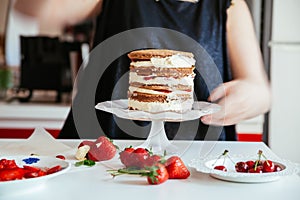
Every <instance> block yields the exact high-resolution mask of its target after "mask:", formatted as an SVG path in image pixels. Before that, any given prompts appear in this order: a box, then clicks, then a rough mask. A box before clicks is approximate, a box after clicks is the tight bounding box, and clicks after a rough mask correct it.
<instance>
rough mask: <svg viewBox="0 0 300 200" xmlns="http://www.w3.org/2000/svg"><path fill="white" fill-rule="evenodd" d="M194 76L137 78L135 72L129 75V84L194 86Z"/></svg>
mask: <svg viewBox="0 0 300 200" xmlns="http://www.w3.org/2000/svg"><path fill="white" fill-rule="evenodd" d="M194 76H195V75H194V74H190V75H188V76H184V77H172V76H171V77H164V76H159V77H158V76H155V75H150V76H139V75H138V74H137V73H135V72H130V73H129V84H132V83H140V84H142V85H155V84H157V85H159V84H164V85H168V86H174V85H189V86H191V85H194Z"/></svg>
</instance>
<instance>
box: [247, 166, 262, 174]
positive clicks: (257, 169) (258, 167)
mask: <svg viewBox="0 0 300 200" xmlns="http://www.w3.org/2000/svg"><path fill="white" fill-rule="evenodd" d="M248 172H249V173H263V167H262V166H257V167H254V168H251V169H249V170H248Z"/></svg>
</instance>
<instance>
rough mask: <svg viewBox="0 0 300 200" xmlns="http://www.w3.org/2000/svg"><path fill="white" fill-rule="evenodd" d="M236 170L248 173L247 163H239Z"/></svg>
mask: <svg viewBox="0 0 300 200" xmlns="http://www.w3.org/2000/svg"><path fill="white" fill-rule="evenodd" d="M235 170H236V171H237V172H248V165H247V163H245V162H242V161H241V162H237V163H236V164H235Z"/></svg>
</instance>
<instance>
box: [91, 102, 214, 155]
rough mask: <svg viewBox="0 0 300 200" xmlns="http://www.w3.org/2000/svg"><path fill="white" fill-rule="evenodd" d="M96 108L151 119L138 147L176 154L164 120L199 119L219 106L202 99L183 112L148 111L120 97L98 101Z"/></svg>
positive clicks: (116, 113) (126, 117) (139, 118)
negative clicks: (131, 106) (149, 127)
mask: <svg viewBox="0 0 300 200" xmlns="http://www.w3.org/2000/svg"><path fill="white" fill-rule="evenodd" d="M95 108H96V109H98V110H102V111H105V112H109V113H112V114H115V115H116V116H118V117H120V118H124V119H131V120H140V121H151V122H152V123H151V129H150V133H149V135H148V137H147V139H146V141H145V142H144V143H143V144H142V145H140V146H139V147H143V148H148V149H151V150H152V152H153V153H155V154H164V152H166V153H167V154H168V155H170V154H176V153H177V152H178V151H177V147H176V146H175V145H173V144H172V143H171V142H170V141H169V139H168V138H167V135H166V132H165V128H164V122H183V121H189V120H194V119H199V118H200V117H201V116H203V115H207V114H211V113H214V112H217V111H219V110H220V106H219V105H217V104H212V103H208V102H203V101H196V102H194V104H193V109H192V110H191V111H188V112H185V113H176V112H160V113H149V112H144V111H136V110H129V109H128V100H127V99H120V100H114V101H105V102H101V103H98V104H97V105H96V106H95Z"/></svg>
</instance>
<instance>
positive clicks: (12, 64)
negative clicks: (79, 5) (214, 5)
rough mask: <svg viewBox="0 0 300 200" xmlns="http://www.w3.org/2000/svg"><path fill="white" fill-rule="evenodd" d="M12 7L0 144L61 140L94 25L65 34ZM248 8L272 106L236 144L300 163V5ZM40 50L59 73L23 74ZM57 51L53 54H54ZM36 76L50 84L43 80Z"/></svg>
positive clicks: (256, 2)
mask: <svg viewBox="0 0 300 200" xmlns="http://www.w3.org/2000/svg"><path fill="white" fill-rule="evenodd" d="M13 3H14V1H10V0H1V1H0V138H25V137H28V136H29V135H30V134H31V133H32V130H33V128H35V127H37V126H42V127H45V128H47V130H48V131H49V132H50V133H51V134H52V135H54V136H57V135H58V133H59V130H60V128H61V127H62V125H63V123H64V120H65V118H66V116H67V114H68V111H69V108H70V103H71V91H72V83H73V81H74V77H75V75H76V70H77V69H78V67H79V66H80V64H81V62H82V60H83V59H84V58H85V57H86V56H87V55H88V52H89V41H90V40H91V37H92V33H93V29H92V27H93V21H92V20H91V21H87V22H84V23H82V24H78V25H77V26H74V27H67V28H66V29H65V30H64V31H63V32H62V31H61V30H60V29H59V28H58V27H56V26H55V25H53V24H49V23H40V22H39V21H37V20H36V19H34V18H30V17H28V16H24V15H22V14H20V13H18V12H17V11H15V10H14V9H13V8H12V5H13ZM247 3H248V5H249V9H250V11H251V13H252V16H253V20H254V25H255V30H256V33H257V37H258V39H259V41H260V44H261V49H262V52H263V56H264V62H265V67H266V71H267V72H268V74H269V77H270V81H271V85H272V91H273V105H272V109H271V111H270V112H269V113H268V114H266V115H264V116H258V117H256V118H254V119H250V120H246V121H244V122H241V123H240V124H238V125H237V131H238V139H239V140H240V141H264V142H265V143H266V144H268V145H269V146H270V147H271V149H272V150H273V151H274V152H275V153H276V154H277V155H279V156H280V157H282V158H285V159H290V160H293V161H296V162H300V155H299V153H298V152H299V150H300V148H299V146H300V131H299V129H298V128H299V126H298V124H299V123H298V120H300V117H298V114H299V113H300V105H299V102H298V100H299V99H300V92H299V91H300V90H299V89H298V87H299V86H300V78H299V75H300V21H299V19H300V12H299V9H300V1H299V0H247ZM9 7H10V8H9ZM21 36H23V37H21ZM37 37H38V39H37ZM49 37H50V38H49ZM33 43H34V44H35V45H34V46H33V47H32V44H33ZM28 44H31V46H30V45H28ZM41 44H44V45H46V46H47V48H48V49H47V48H46V50H45V49H44V52H43V53H44V54H43V57H44V58H45V57H46V58H48V60H47V61H45V60H44V62H43V64H45V62H46V63H48V65H47V64H45V69H46V68H47V69H48V68H49V65H54V64H53V63H55V66H59V68H57V69H53V67H52V68H51V70H50V71H47V70H46V71H45V70H44V71H34V72H33V71H32V70H31V71H30V70H29V71H28V70H27V71H26V69H25V70H22V67H21V66H27V69H28V68H29V69H36V68H34V66H35V65H41V63H37V62H35V63H34V62H31V61H30V60H28V59H27V57H28V56H29V57H31V58H32V57H33V56H36V57H35V60H38V56H39V55H40V53H41V52H39V48H40V46H39V45H41ZM53 49H55V51H54V52H56V53H49V52H53ZM50 50H52V51H50ZM21 52H22V53H21ZM21 55H22V56H21ZM46 55H47V56H46ZM62 55H63V56H62ZM49 63H50V64H49ZM30 67H33V68H30ZM7 69H8V70H7ZM61 69H63V70H61ZM55 70H60V73H55ZM51 71H52V75H51ZM39 73H44V74H46V75H48V76H45V77H43V78H42V79H41V78H40V79H39V78H37V77H38V76H36V74H39ZM21 74H22V76H21ZM10 75H11V76H10ZM49 78H51V80H49ZM28 88H30V89H29V90H28Z"/></svg>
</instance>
